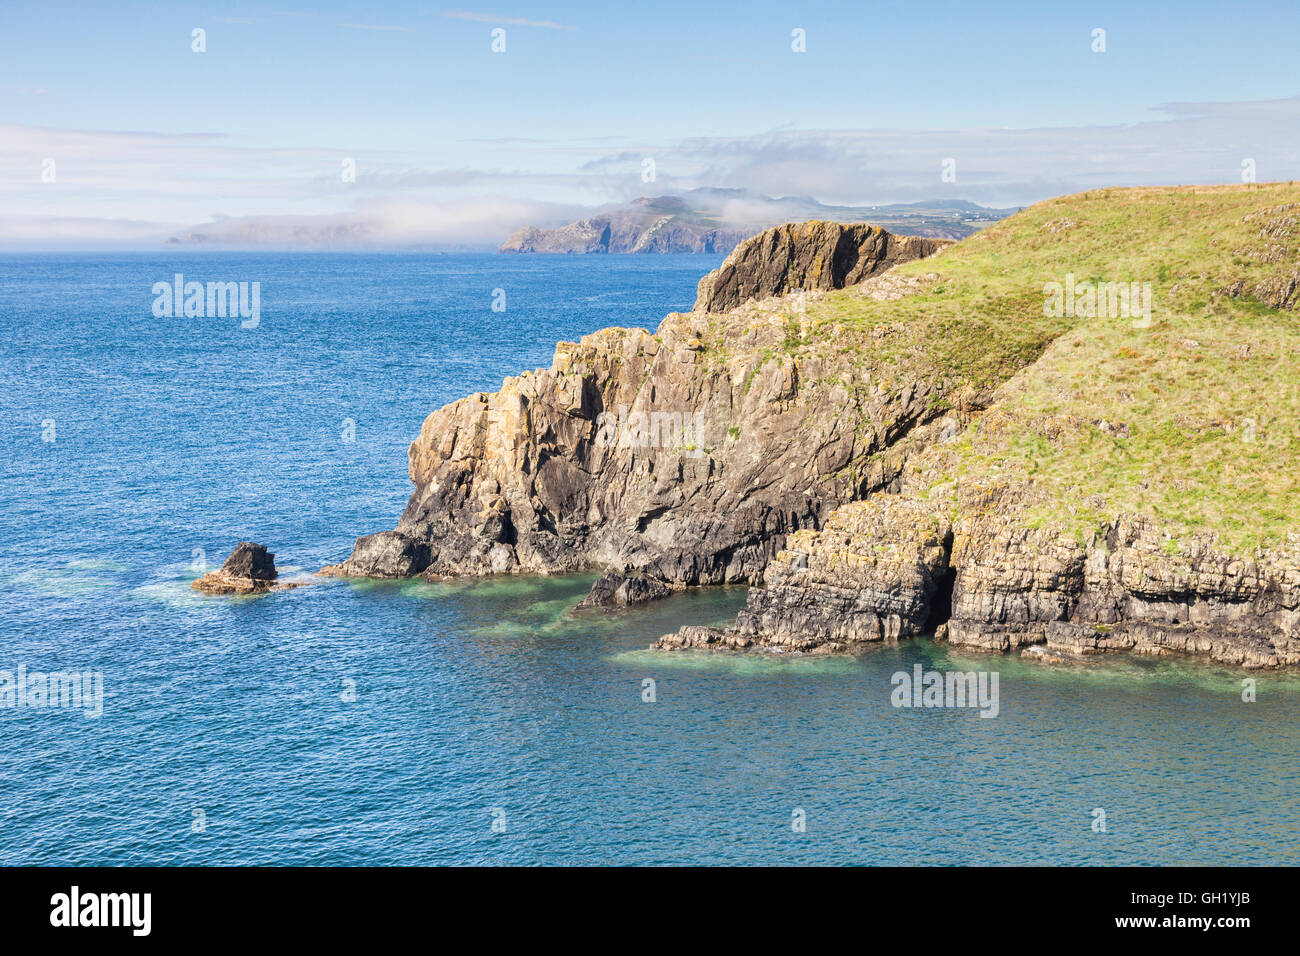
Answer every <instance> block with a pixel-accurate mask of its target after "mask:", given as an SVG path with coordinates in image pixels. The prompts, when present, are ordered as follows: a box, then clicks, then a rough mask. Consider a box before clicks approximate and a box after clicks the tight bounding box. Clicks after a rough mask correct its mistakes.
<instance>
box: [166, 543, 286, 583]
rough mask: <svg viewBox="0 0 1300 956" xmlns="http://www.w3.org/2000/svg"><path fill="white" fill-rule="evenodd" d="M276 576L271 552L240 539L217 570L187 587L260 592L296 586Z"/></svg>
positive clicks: (273, 556) (264, 547) (273, 557)
mask: <svg viewBox="0 0 1300 956" xmlns="http://www.w3.org/2000/svg"><path fill="white" fill-rule="evenodd" d="M278 576H279V575H278V572H277V571H276V570H275V555H274V554H272V553H271V552H270V551H267V550H266V546H265V545H261V544H254V543H253V542H251V541H241V542H239V544H238V545H236V546H235V550H234V551H232V552H230V557H228V558H226V563H225V564H223V565H222V566H221V568H220V570H217V571H212V572H209V573H208V574H205V575H203V577H201V578H199V579H198V580H197V581H194V582H193V583H192V584H191V585H190V587H192V588H194V589H195V590H196V591H203V592H205V593H207V594H260V593H263V592H265V591H273V590H283V589H284V588H291V587H298V586H299V584H298V583H287V584H280V583H277V581H276V578H277V577H278Z"/></svg>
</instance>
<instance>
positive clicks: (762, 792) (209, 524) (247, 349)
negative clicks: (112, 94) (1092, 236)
mask: <svg viewBox="0 0 1300 956" xmlns="http://www.w3.org/2000/svg"><path fill="white" fill-rule="evenodd" d="M715 263H716V259H712V258H709V257H662V258H661V257H609V258H600V257H557V258H528V257H517V258H506V257H497V256H473V255H465V256H331V255H321V256H294V255H256V256H253V255H209V256H203V257H195V258H190V259H183V258H181V257H179V256H169V257H149V256H121V257H102V256H79V257H71V258H62V259H57V260H56V259H53V258H47V257H35V256H32V257H9V258H4V259H0V321H3V323H4V330H5V335H4V341H3V352H0V390H2V391H3V394H4V395H5V396H6V398H5V402H6V406H5V415H4V419H3V422H2V423H0V424H2V426H3V428H4V430H5V433H4V436H3V437H4V441H3V443H2V444H0V458H3V465H4V468H3V474H2V475H0V482H2V485H0V490H2V491H3V497H2V498H0V671H4V670H7V669H8V670H12V669H14V668H16V667H17V666H18V665H20V664H21V665H25V666H26V667H27V668H29V669H31V670H44V671H48V670H53V669H58V668H67V669H71V668H78V669H81V668H86V669H95V670H98V671H100V672H102V674H103V680H104V691H105V696H104V712H103V716H101V717H99V718H94V719H92V718H88V717H86V716H85V715H84V714H82V713H80V712H78V711H75V710H71V709H40V708H31V707H26V708H24V707H18V708H0V734H2V735H3V740H4V747H3V748H0V832H3V833H4V835H5V838H4V839H3V840H0V863H6V864H13V863H108V864H116V863H124V864H131V863H218V864H228V863H336V864H337V863H382V864H388V863H569V862H582V863H681V862H705V863H882V864H907V863H935V864H943V863H1048V862H1061V863H1175V864H1177V863H1228V864H1236V863H1260V862H1278V863H1297V862H1300V836H1297V832H1298V829H1300V828H1298V827H1297V824H1298V823H1300V819H1298V818H1300V812H1298V811H1300V798H1297V796H1296V794H1297V792H1298V791H1300V753H1298V752H1297V747H1296V744H1295V728H1296V725H1297V718H1298V717H1300V680H1298V679H1297V678H1295V677H1292V676H1279V675H1267V674H1258V675H1255V676H1256V677H1257V678H1258V680H1259V685H1258V701H1257V702H1256V703H1253V704H1246V703H1243V702H1242V701H1241V700H1240V686H1239V681H1240V679H1241V677H1242V675H1241V674H1238V673H1236V672H1234V671H1231V670H1225V669H1220V668H1214V667H1209V666H1206V665H1202V664H1198V663H1194V662H1184V661H1148V660H1135V659H1127V658H1107V659H1105V660H1103V661H1100V662H1098V663H1097V664H1094V665H1090V666H1089V667H1086V668H1081V669H1075V668H1069V669H1053V668H1045V667H1041V666H1036V665H1032V664H1027V663H1022V662H1020V661H1019V660H1017V659H1015V658H1005V657H994V656H986V655H979V654H975V655H959V654H956V653H954V652H953V651H952V650H951V649H948V648H946V647H944V646H942V645H937V644H933V643H931V642H929V641H914V642H909V643H906V644H903V645H900V646H896V647H881V648H879V649H877V650H875V651H873V652H871V653H868V654H865V655H863V656H861V657H857V658H812V657H796V656H783V657H774V656H759V655H740V656H736V655H714V654H657V653H652V652H649V651H647V650H646V649H645V648H646V646H647V645H648V644H649V643H650V642H651V641H652V640H653V639H654V638H655V637H657V636H658V635H659V634H661V633H663V632H665V631H668V630H671V629H673V628H675V627H676V626H677V625H678V624H681V623H687V622H694V623H709V622H721V621H725V620H728V619H729V618H730V617H731V616H732V615H733V614H734V612H735V610H736V608H737V607H739V605H740V604H741V603H742V602H743V599H744V593H743V590H739V589H728V590H716V591H709V592H697V593H689V594H684V595H680V596H677V597H674V598H671V599H669V600H667V601H664V602H661V603H659V604H656V605H654V606H651V607H648V608H643V609H638V610H633V611H628V612H624V613H619V614H612V615H611V614H604V613H600V612H582V613H575V612H573V611H571V610H570V609H571V607H572V605H573V604H574V603H576V602H577V600H578V599H579V598H580V597H581V596H582V595H583V594H584V593H585V590H586V587H587V585H588V584H589V583H590V581H591V577H589V576H578V577H571V578H556V579H535V578H511V579H498V580H488V581H481V582H473V583H457V584H427V583H420V582H404V583H376V582H347V581H338V580H321V581H319V582H318V583H315V584H313V585H312V586H310V587H304V588H300V589H296V590H293V591H288V592H283V593H279V594H275V595H270V596H266V597H261V598H255V599H243V600H232V599H220V598H209V597H204V596H201V595H198V594H196V593H194V592H192V591H191V590H190V589H189V587H188V582H189V581H190V580H192V579H193V577H194V576H195V575H196V574H197V571H196V569H195V567H194V557H195V555H194V552H195V549H199V550H201V551H202V552H203V553H204V555H205V556H206V558H207V560H208V561H209V562H211V563H215V562H219V561H220V560H221V559H222V558H223V557H224V555H225V554H226V553H227V552H228V551H229V549H230V548H231V547H232V546H233V544H234V542H235V541H236V540H238V539H240V538H244V537H247V538H252V539H254V540H259V541H263V542H265V543H266V544H268V545H269V546H270V547H271V548H272V549H273V550H275V551H276V552H277V560H278V562H279V563H280V565H281V568H282V570H283V571H284V572H285V574H286V576H289V577H293V576H296V575H300V574H306V572H309V571H311V570H314V569H315V568H317V567H319V566H321V565H323V564H325V563H329V562H332V561H336V560H338V559H339V558H341V557H342V556H344V555H345V554H346V553H347V551H348V548H349V546H350V544H351V539H352V538H353V537H354V536H355V535H356V534H358V533H361V532H366V531H373V530H379V529H382V528H386V527H391V526H392V524H393V523H394V521H395V519H396V517H397V515H398V514H399V513H400V511H401V508H402V505H403V503H404V501H405V498H406V495H407V493H408V491H409V485H408V484H407V481H406V478H405V451H406V445H407V443H408V442H409V441H410V439H411V438H412V437H413V436H414V434H415V433H416V431H417V430H418V427H419V423H420V421H421V420H422V418H423V417H424V415H425V414H427V412H428V411H430V410H431V409H432V408H435V407H437V406H438V405H440V404H442V403H443V402H445V401H448V400H451V399H453V398H456V397H458V396H459V395H461V394H465V393H468V392H470V391H474V390H478V389H493V388H496V387H497V386H498V385H499V383H500V378H501V377H502V376H503V375H505V374H513V373H515V372H517V371H519V370H520V369H523V368H531V367H536V366H540V365H545V364H547V363H548V362H549V359H550V354H551V351H552V349H553V345H554V342H555V341H556V340H557V339H561V338H575V337H577V336H578V335H581V334H583V333H584V332H588V331H592V330H594V329H595V328H599V327H601V326H605V325H610V324H623V325H628V324H635V325H648V326H653V325H654V324H655V323H656V322H657V320H658V318H659V317H660V316H661V315H662V314H663V313H664V312H666V311H668V310H669V309H671V308H674V307H677V308H684V307H687V306H689V304H690V301H691V298H692V293H693V288H694V283H695V281H696V279H697V278H698V277H699V275H700V274H702V273H703V272H704V271H706V270H707V269H708V268H710V267H711V266H712V265H713V264H715ZM182 270H183V271H185V272H186V273H187V274H190V275H194V276H195V277H199V278H204V279H206V278H222V279H224V278H230V279H236V280H240V279H246V280H259V281H261V282H262V284H263V285H262V290H263V291H262V312H263V314H262V323H261V325H260V326H259V328H258V329H256V330H241V329H239V328H238V323H237V322H230V321H228V320H223V319H191V320H172V319H166V320H159V319H154V318H153V317H152V315H151V314H150V310H149V304H150V301H151V297H150V295H149V291H150V288H151V286H152V283H153V282H155V281H158V280H159V279H166V278H168V277H169V276H170V275H171V274H172V272H174V271H182ZM494 288H505V289H506V290H507V295H508V301H509V307H508V309H507V311H506V312H505V313H493V312H492V311H491V308H490V302H491V292H492V289H494ZM349 418H350V419H352V420H353V421H354V423H355V441H352V442H345V441H343V440H342V437H341V436H342V422H343V420H344V419H349ZM47 420H53V421H54V423H55V426H56V427H55V440H54V441H52V442H47V441H42V427H43V426H42V422H44V421H47ZM918 662H920V663H922V664H923V665H924V666H925V667H927V668H940V669H953V668H961V669H963V670H991V669H995V670H997V671H998V673H999V676H1000V714H999V716H998V717H997V718H996V719H993V720H985V719H980V718H979V717H978V716H977V714H976V712H974V711H972V710H960V711H958V710H935V709H930V710H908V709H896V708H894V707H892V706H891V705H890V693H891V691H892V689H893V688H892V685H891V683H890V678H891V676H892V675H893V674H894V673H895V672H896V671H899V670H909V671H910V669H911V667H912V666H913V664H915V663H918ZM646 679H652V680H653V681H654V682H655V695H656V700H655V701H654V702H652V703H647V702H645V701H643V699H642V694H643V681H645V680H646ZM1094 808H1102V809H1104V810H1105V811H1106V824H1107V829H1106V832H1104V833H1102V832H1094V830H1093V829H1092V823H1093V816H1092V811H1093V810H1094ZM796 810H800V811H802V812H803V814H804V816H805V818H806V830H805V832H802V833H798V832H794V830H792V827H791V820H792V813H794V811H796ZM196 812H197V813H196ZM200 814H201V815H200ZM494 820H497V821H502V820H504V832H494V831H493V827H492V824H493V822H494ZM196 821H201V822H202V824H203V825H202V828H201V830H198V831H196V829H195V822H196Z"/></svg>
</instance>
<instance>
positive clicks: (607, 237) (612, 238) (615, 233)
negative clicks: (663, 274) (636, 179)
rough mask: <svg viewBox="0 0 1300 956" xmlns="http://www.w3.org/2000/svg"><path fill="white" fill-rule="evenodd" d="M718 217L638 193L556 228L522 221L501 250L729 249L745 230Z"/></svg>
mask: <svg viewBox="0 0 1300 956" xmlns="http://www.w3.org/2000/svg"><path fill="white" fill-rule="evenodd" d="M749 232H750V231H749V230H746V229H743V228H740V227H737V226H728V225H726V224H723V223H722V222H720V221H719V220H718V219H717V218H716V217H713V216H707V215H701V214H700V213H699V212H697V211H696V210H693V209H692V208H690V207H688V205H687V204H686V202H685V201H684V200H682V199H680V198H678V197H675V196H660V197H657V198H654V199H649V198H646V199H638V200H636V201H635V202H633V203H631V204H629V205H628V206H625V207H620V208H614V209H610V210H607V211H606V212H605V213H603V214H601V215H598V216H591V217H587V218H584V219H579V220H577V221H576V222H571V223H569V224H568V225H565V226H559V227H557V228H554V229H540V228H537V227H536V226H525V227H523V228H522V229H517V230H516V231H515V232H514V233H513V234H512V235H511V236H510V238H509V239H507V240H506V241H505V242H504V243H502V244H501V248H500V250H499V251H501V252H551V253H555V252H564V253H642V252H693V253H700V252H728V251H729V250H731V249H732V248H733V247H734V246H735V245H736V243H738V242H740V241H741V240H742V239H744V238H745V237H746V236H748V235H749Z"/></svg>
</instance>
